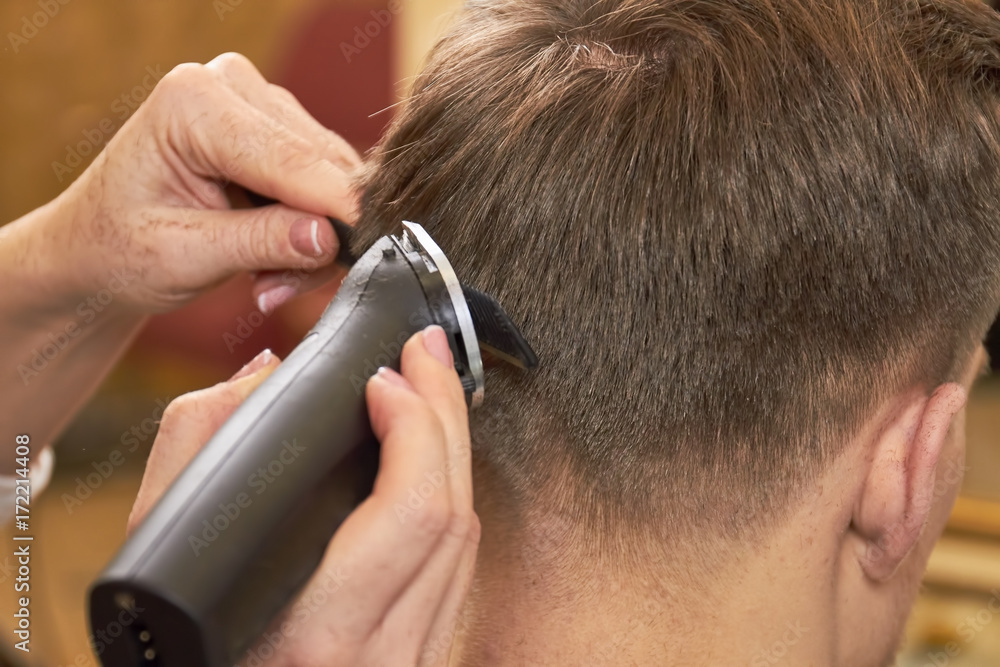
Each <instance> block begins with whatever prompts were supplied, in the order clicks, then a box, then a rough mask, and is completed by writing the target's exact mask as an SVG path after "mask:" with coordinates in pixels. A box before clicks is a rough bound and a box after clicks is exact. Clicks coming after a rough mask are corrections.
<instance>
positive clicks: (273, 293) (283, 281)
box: [251, 263, 348, 314]
mask: <svg viewBox="0 0 1000 667" xmlns="http://www.w3.org/2000/svg"><path fill="white" fill-rule="evenodd" d="M347 271H348V270H347V269H346V268H344V267H343V266H341V265H340V264H336V263H332V264H327V265H326V266H320V267H319V268H317V269H315V270H310V269H302V270H297V271H290V270H285V271H261V272H259V273H258V274H257V275H256V276H255V277H254V282H253V288H252V290H251V294H252V296H253V300H254V303H256V304H257V308H258V310H260V312H262V313H264V314H268V313H271V312H273V311H274V309H275V308H277V307H278V306H280V305H281V304H283V303H285V302H286V301H288V300H289V299H291V298H292V297H294V296H296V295H298V294H304V293H306V292H309V291H311V290H314V289H318V288H319V287H322V286H323V285H326V284H328V283H330V282H336V283H337V284H339V283H340V281H342V280H343V279H344V276H346V275H347Z"/></svg>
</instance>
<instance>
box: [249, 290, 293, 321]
mask: <svg viewBox="0 0 1000 667" xmlns="http://www.w3.org/2000/svg"><path fill="white" fill-rule="evenodd" d="M295 294H296V292H295V288H294V287H292V286H290V285H278V286H277V287H272V288H271V289H269V290H267V291H265V292H261V293H260V296H258V297H257V309H258V310H260V312H262V313H264V314H265V315H270V314H271V313H272V312H273V311H274V309H275V308H277V307H278V306H280V305H281V304H283V303H285V302H286V301H288V300H289V299H291V298H292V297H293V296H295Z"/></svg>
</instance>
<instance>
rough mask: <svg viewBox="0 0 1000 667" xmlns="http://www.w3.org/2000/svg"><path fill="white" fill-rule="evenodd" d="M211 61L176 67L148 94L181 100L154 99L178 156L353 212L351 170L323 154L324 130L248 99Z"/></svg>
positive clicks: (315, 204) (326, 208)
mask: <svg viewBox="0 0 1000 667" xmlns="http://www.w3.org/2000/svg"><path fill="white" fill-rule="evenodd" d="M217 69H218V68H213V69H210V68H207V67H204V66H200V65H182V66H179V67H176V68H174V70H172V71H171V72H170V73H169V74H167V75H166V76H165V77H164V78H163V80H162V81H161V82H160V84H159V85H158V86H157V89H156V90H154V92H153V95H151V99H152V98H153V96H169V97H171V98H172V99H174V100H183V101H184V104H180V105H178V104H171V103H170V102H169V101H164V103H163V104H162V105H158V106H162V108H164V109H169V110H170V113H171V114H174V117H172V118H171V121H172V122H171V132H169V134H168V137H167V140H168V143H169V144H170V147H171V148H172V149H173V150H174V151H175V152H176V153H177V155H178V156H179V157H180V160H181V162H182V163H184V164H185V165H187V166H188V167H190V168H191V169H192V170H193V171H194V172H195V173H196V174H197V175H199V176H201V177H204V178H209V179H214V180H220V181H225V182H229V181H233V182H237V183H239V184H241V185H243V186H245V187H247V188H249V189H251V190H253V191H255V192H258V193H260V194H262V195H265V196H268V197H271V198H273V199H277V200H279V201H282V202H284V203H285V204H287V205H289V206H291V207H294V208H299V209H302V210H305V211H312V212H314V213H317V214H322V215H328V216H334V217H339V218H341V219H343V220H348V221H353V220H355V219H356V209H357V193H356V192H354V190H353V186H352V184H351V181H350V175H349V174H348V173H347V172H346V171H345V170H344V169H343V168H342V167H341V166H340V165H339V164H337V162H335V161H333V160H331V159H330V157H329V156H328V154H327V149H326V147H327V146H328V144H329V142H330V140H329V138H328V137H327V136H326V132H328V131H323V132H322V133H320V134H319V135H317V133H316V132H315V131H311V132H310V131H308V129H307V127H306V125H305V123H304V122H303V121H302V120H301V118H300V117H297V116H295V115H293V116H292V117H293V118H297V120H296V121H295V122H294V123H293V124H292V125H289V124H288V123H287V122H285V119H284V118H283V117H275V116H274V115H272V113H270V112H269V111H268V110H267V109H261V108H258V107H256V106H254V105H253V104H251V103H250V102H248V101H247V99H245V98H244V97H242V96H241V95H240V94H238V93H237V92H236V91H235V90H234V89H233V87H231V86H229V85H226V84H227V80H226V79H225V78H224V77H223V76H222V75H220V73H219V72H218V71H217ZM286 106H287V104H286ZM300 132H308V134H305V135H303V134H300ZM338 161H341V162H342V161H343V160H338Z"/></svg>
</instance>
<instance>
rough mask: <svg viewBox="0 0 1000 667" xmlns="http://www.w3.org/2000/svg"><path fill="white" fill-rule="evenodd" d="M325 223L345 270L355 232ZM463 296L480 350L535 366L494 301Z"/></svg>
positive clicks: (260, 202)
mask: <svg viewBox="0 0 1000 667" xmlns="http://www.w3.org/2000/svg"><path fill="white" fill-rule="evenodd" d="M246 194H247V199H248V200H249V201H250V203H251V204H252V205H253V206H257V207H260V206H270V205H271V204H276V203H277V202H276V201H275V200H274V199H271V198H269V197H265V196H263V195H261V194H258V193H256V192H252V191H251V190H246ZM327 220H329V221H330V224H331V225H333V231H334V232H335V233H336V234H337V239H338V240H339V242H340V250H339V251H338V252H337V263H338V264H341V265H343V266H346V267H351V266H354V263H355V262H356V261H357V259H358V258H357V257H356V256H354V255H353V254H352V253H351V242H352V241H353V240H354V228H353V227H351V226H350V225H348V224H347V223H346V222H344V221H343V220H339V219H337V218H331V217H327ZM462 293H463V294H464V295H465V302H466V303H467V304H468V305H469V314H470V315H471V316H472V326H473V328H474V329H475V330H476V337H477V338H478V339H479V347H480V349H481V350H482V351H483V352H486V353H488V354H490V355H492V356H494V357H496V358H497V359H501V360H502V361H505V362H507V363H509V364H512V365H514V366H517V367H518V368H522V369H529V368H535V367H536V366H538V357H537V356H536V355H535V351H534V350H532V349H531V346H530V345H528V341H526V340H525V339H524V336H522V335H521V332H520V331H518V329H517V327H516V326H515V325H514V323H513V322H512V321H511V319H510V316H508V315H507V313H506V311H504V309H503V307H501V306H500V304H499V303H498V302H497V300H496V299H494V298H493V297H492V296H490V295H489V294H487V293H486V292H481V291H479V290H477V289H476V288H475V287H469V286H468V285H466V284H464V283H462Z"/></svg>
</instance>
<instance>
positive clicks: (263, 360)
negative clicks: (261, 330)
mask: <svg viewBox="0 0 1000 667" xmlns="http://www.w3.org/2000/svg"><path fill="white" fill-rule="evenodd" d="M273 356H274V355H272V354H271V350H264V351H263V352H260V353H258V354H257V356H256V357H254V358H253V359H251V360H250V361H248V362H247V364H246V366H244V367H243V368H241V369H240V370H238V371H236V375H234V376H233V377H231V378H229V381H230V382H235V381H236V380H239V379H240V378H245V377H247V376H248V375H253V374H254V373H256V372H257V371H259V370H260V369H262V368H264V366H267V365H268V364H269V363H271V358H272V357H273Z"/></svg>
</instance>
